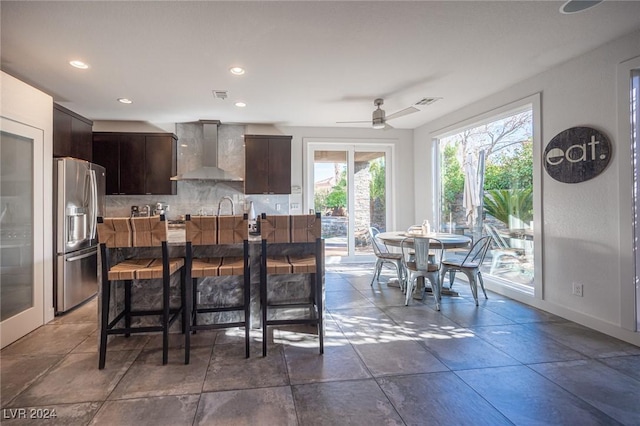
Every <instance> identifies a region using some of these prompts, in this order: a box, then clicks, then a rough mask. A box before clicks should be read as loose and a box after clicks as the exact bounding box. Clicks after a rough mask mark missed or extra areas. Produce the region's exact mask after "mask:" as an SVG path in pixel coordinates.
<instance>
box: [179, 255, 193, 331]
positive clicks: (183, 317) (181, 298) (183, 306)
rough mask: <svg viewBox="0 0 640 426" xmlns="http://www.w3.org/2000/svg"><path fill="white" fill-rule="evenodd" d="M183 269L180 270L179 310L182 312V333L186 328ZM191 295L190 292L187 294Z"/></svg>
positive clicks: (185, 288)
mask: <svg viewBox="0 0 640 426" xmlns="http://www.w3.org/2000/svg"><path fill="white" fill-rule="evenodd" d="M185 276H186V274H185V269H184V268H182V269H181V270H180V311H181V312H182V334H184V333H185V331H186V330H187V318H188V317H187V315H188V312H187V308H186V306H185V301H186V300H187V297H186V295H187V287H186V284H185ZM189 296H191V294H189Z"/></svg>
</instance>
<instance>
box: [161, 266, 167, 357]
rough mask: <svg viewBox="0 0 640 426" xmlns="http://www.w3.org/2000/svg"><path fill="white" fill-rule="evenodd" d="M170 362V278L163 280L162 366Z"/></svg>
mask: <svg viewBox="0 0 640 426" xmlns="http://www.w3.org/2000/svg"><path fill="white" fill-rule="evenodd" d="M168 362H169V278H168V277H165V278H163V280H162V365H166V364H167V363H168Z"/></svg>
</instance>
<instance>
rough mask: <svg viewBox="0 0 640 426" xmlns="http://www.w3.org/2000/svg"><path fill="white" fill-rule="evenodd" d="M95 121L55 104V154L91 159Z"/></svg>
mask: <svg viewBox="0 0 640 426" xmlns="http://www.w3.org/2000/svg"><path fill="white" fill-rule="evenodd" d="M92 128H93V121H91V120H89V119H87V118H84V117H82V116H81V115H78V114H76V113H75V112H73V111H70V110H68V109H67V108H65V107H63V106H61V105H58V104H55V103H54V104H53V156H54V157H73V158H79V159H81V160H87V161H91V159H92V157H93V154H92V143H91V129H92Z"/></svg>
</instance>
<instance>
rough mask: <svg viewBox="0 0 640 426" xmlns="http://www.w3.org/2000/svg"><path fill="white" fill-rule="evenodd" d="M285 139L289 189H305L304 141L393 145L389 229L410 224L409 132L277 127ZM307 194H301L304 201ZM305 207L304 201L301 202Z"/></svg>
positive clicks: (397, 130) (411, 187)
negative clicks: (288, 140) (288, 141)
mask: <svg viewBox="0 0 640 426" xmlns="http://www.w3.org/2000/svg"><path fill="white" fill-rule="evenodd" d="M278 130H280V131H281V132H282V134H285V135H291V136H292V137H293V138H292V141H291V185H292V186H296V185H297V186H300V187H301V188H303V189H304V188H305V174H306V169H305V167H306V159H305V158H304V153H303V141H304V140H305V139H307V140H308V139H313V140H319V139H321V140H322V142H335V143H345V141H346V142H349V141H354V140H357V141H358V142H362V143H366V144H378V143H389V140H391V144H392V145H393V153H392V155H393V163H392V169H393V171H392V173H393V187H392V188H389V189H388V191H387V192H388V194H389V196H390V197H391V198H392V199H394V200H395V202H390V203H388V205H390V206H393V207H394V208H395V210H394V212H392V215H391V216H392V223H390V224H389V229H406V228H408V227H409V226H410V225H413V224H414V199H413V159H412V156H413V131H412V130H399V129H393V130H386V131H384V130H374V129H369V128H358V129H356V128H338V127H285V126H278ZM306 195H307V194H303V197H305V196H306ZM304 202H305V203H306V201H304Z"/></svg>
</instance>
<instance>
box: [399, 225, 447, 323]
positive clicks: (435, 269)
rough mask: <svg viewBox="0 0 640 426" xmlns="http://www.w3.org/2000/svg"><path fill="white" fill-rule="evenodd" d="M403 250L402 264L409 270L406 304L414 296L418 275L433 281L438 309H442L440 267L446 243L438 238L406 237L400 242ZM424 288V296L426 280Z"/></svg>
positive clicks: (432, 286)
mask: <svg viewBox="0 0 640 426" xmlns="http://www.w3.org/2000/svg"><path fill="white" fill-rule="evenodd" d="M400 248H401V250H402V264H403V266H404V268H405V271H406V272H407V275H408V279H407V283H406V288H407V294H406V298H405V302H404V304H405V306H408V305H409V300H411V298H412V297H413V290H414V289H415V287H416V280H417V279H418V277H423V279H428V280H429V281H430V282H431V289H432V291H433V297H434V298H435V301H436V310H437V311H439V310H440V296H441V288H442V287H441V282H440V269H441V268H442V256H443V253H444V244H442V241H440V240H438V239H436V238H430V237H413V238H405V239H404V240H402V243H401V244H400ZM424 284H425V285H424V286H423V288H422V298H424V295H425V293H426V281H425V283H424Z"/></svg>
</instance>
